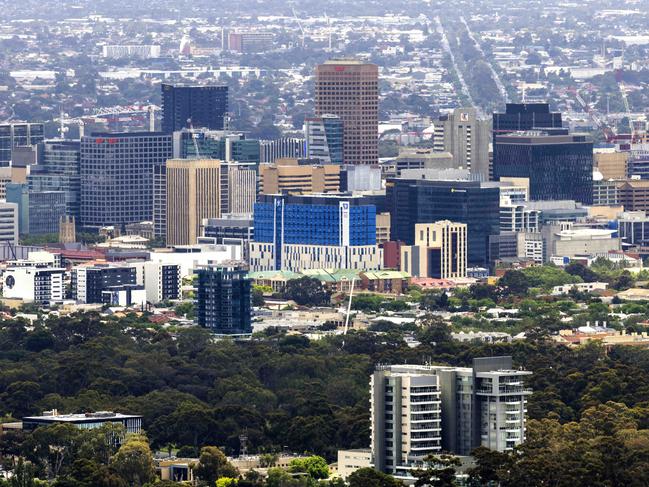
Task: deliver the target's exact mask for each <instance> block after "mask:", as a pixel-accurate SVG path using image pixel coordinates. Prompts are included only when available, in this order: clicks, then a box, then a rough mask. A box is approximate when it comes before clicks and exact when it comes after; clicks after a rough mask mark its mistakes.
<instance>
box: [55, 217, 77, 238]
mask: <svg viewBox="0 0 649 487" xmlns="http://www.w3.org/2000/svg"><path fill="white" fill-rule="evenodd" d="M76 241H77V232H76V223H75V221H74V217H73V216H67V215H66V216H62V217H61V219H60V220H59V243H62V244H66V243H74V242H76Z"/></svg>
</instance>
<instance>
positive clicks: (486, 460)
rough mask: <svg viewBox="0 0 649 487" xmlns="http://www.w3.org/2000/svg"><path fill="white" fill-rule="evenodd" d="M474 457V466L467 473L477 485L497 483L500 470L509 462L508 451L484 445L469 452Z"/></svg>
mask: <svg viewBox="0 0 649 487" xmlns="http://www.w3.org/2000/svg"><path fill="white" fill-rule="evenodd" d="M471 455H472V456H473V458H474V459H475V467H473V468H471V469H469V471H468V474H469V478H470V479H471V480H472V482H475V483H477V484H478V485H490V484H491V483H494V484H497V483H498V482H500V481H501V477H502V471H503V470H505V469H507V467H508V465H509V463H510V462H511V459H510V455H509V454H508V453H501V452H497V451H494V450H490V449H489V448H485V447H484V446H479V447H478V448H476V449H475V450H473V452H472V453H471Z"/></svg>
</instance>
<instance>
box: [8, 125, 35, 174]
mask: <svg viewBox="0 0 649 487" xmlns="http://www.w3.org/2000/svg"><path fill="white" fill-rule="evenodd" d="M43 134H44V129H43V124H42V123H22V122H21V123H3V124H0V166H9V163H10V161H11V159H12V152H13V150H14V149H15V148H16V147H28V146H32V145H36V144H38V143H40V142H43V138H44V135H43Z"/></svg>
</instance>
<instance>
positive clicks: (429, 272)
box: [401, 220, 467, 279]
mask: <svg viewBox="0 0 649 487" xmlns="http://www.w3.org/2000/svg"><path fill="white" fill-rule="evenodd" d="M466 232H467V226H466V225H465V224H463V223H454V222H450V221H448V220H445V221H438V222H435V223H419V224H417V225H415V244H414V245H403V246H402V247H401V270H402V271H404V272H408V273H409V274H411V275H412V276H415V277H430V278H434V279H452V278H457V277H466V267H467V264H466V250H467V248H466V241H467V239H466Z"/></svg>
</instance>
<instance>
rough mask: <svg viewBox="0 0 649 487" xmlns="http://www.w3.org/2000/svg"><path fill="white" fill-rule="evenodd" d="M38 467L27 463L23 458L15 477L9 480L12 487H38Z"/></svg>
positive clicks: (19, 460)
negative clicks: (36, 479) (36, 478)
mask: <svg viewBox="0 0 649 487" xmlns="http://www.w3.org/2000/svg"><path fill="white" fill-rule="evenodd" d="M35 477H36V467H34V465H33V464H32V463H31V462H26V461H24V460H23V459H22V457H21V458H19V459H18V464H17V465H16V468H15V469H14V472H13V475H12V477H11V479H10V480H9V486H10V487H36V481H35Z"/></svg>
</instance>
